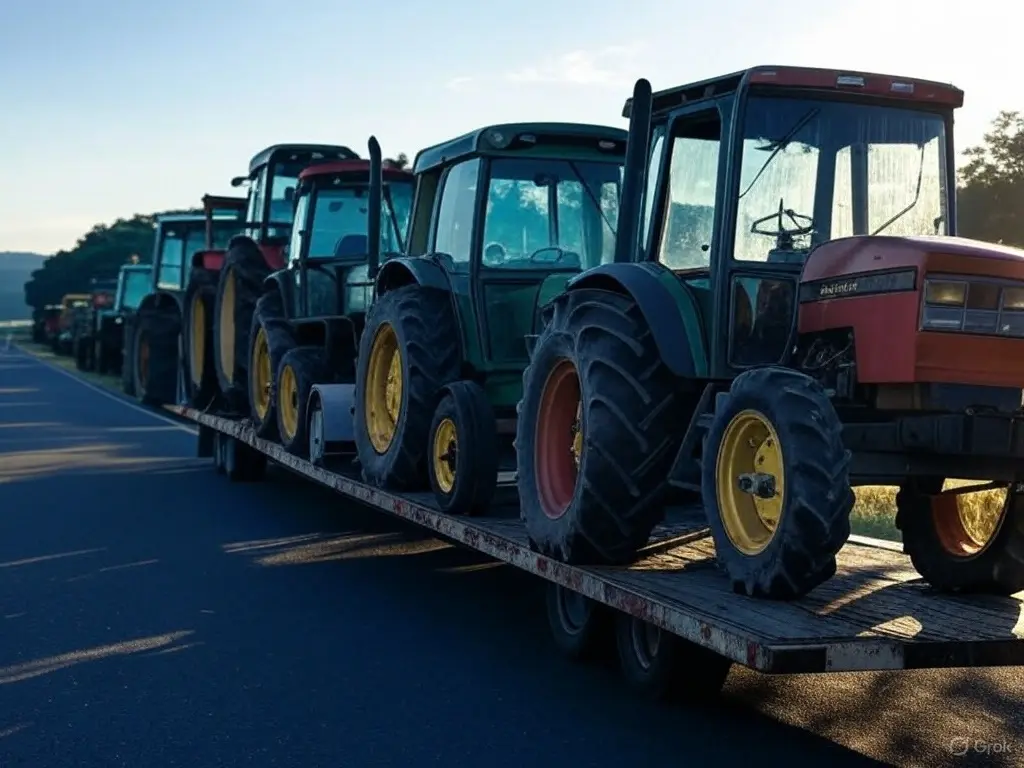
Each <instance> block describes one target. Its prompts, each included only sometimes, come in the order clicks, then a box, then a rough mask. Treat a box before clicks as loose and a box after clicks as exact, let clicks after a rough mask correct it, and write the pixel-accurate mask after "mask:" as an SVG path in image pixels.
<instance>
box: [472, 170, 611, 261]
mask: <svg viewBox="0 0 1024 768" xmlns="http://www.w3.org/2000/svg"><path fill="white" fill-rule="evenodd" d="M621 186H622V165H621V163H609V162H600V161H593V160H561V159H548V158H499V159H496V160H493V161H491V164H490V180H489V182H488V188H487V212H486V215H485V219H484V232H483V244H482V247H483V258H482V264H483V266H484V267H489V268H495V269H525V270H538V269H540V270H545V269H557V270H564V269H570V268H577V269H579V268H583V269H587V268H589V267H595V266H597V265H599V264H604V263H607V262H610V261H612V259H613V257H614V252H615V230H616V223H617V220H618V215H619V194H620V191H621Z"/></svg>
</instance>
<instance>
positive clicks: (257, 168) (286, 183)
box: [231, 144, 359, 269]
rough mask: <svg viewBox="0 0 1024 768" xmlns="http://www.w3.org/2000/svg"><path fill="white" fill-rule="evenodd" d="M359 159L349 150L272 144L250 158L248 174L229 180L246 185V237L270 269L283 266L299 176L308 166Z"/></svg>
mask: <svg viewBox="0 0 1024 768" xmlns="http://www.w3.org/2000/svg"><path fill="white" fill-rule="evenodd" d="M358 159H359V156H358V155H357V154H356V153H355V152H353V151H352V150H350V149H349V148H348V147H340V146H333V145H321V144H275V145H273V146H270V147H267V148H266V149H264V150H262V151H260V152H258V153H256V155H254V156H253V158H252V160H250V161H249V172H248V174H246V175H245V176H238V177H236V178H234V179H232V180H231V186H233V187H241V186H243V185H248V188H249V189H248V194H247V196H246V208H245V222H246V228H245V234H246V235H248V236H249V237H250V238H252V239H253V240H254V241H255V242H256V244H257V245H258V246H259V248H260V250H261V251H262V252H263V257H264V259H266V262H267V265H268V266H269V267H271V268H272V269H280V268H281V267H282V266H283V265H284V263H285V248H286V247H287V245H288V241H289V240H290V239H291V231H292V222H293V221H294V214H295V193H296V190H297V188H298V186H299V174H301V173H302V171H303V170H304V169H305V168H308V167H309V166H311V165H317V164H319V163H331V162H338V161H345V160H358Z"/></svg>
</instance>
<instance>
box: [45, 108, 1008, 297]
mask: <svg viewBox="0 0 1024 768" xmlns="http://www.w3.org/2000/svg"><path fill="white" fill-rule="evenodd" d="M964 156H965V157H966V159H967V163H966V165H964V167H963V168H962V169H961V170H960V172H959V175H958V183H957V208H958V211H957V224H958V228H959V233H960V235H961V236H963V237H969V238H974V239H976V240H981V241H984V242H991V243H1003V244H1005V245H1010V246H1016V247H1019V248H1024V114H1022V113H1020V112H1011V111H1004V112H1001V113H1000V114H999V115H998V116H997V117H996V119H995V120H993V121H992V123H991V125H990V128H989V131H988V132H987V133H986V134H985V136H984V138H983V140H982V142H981V143H980V144H978V145H977V146H974V147H970V148H969V149H967V150H966V151H965V152H964ZM384 162H385V163H386V164H388V165H391V166H393V167H397V168H406V167H408V165H409V158H408V156H407V155H406V154H405V153H404V152H403V153H401V154H399V155H397V156H396V157H394V158H389V159H387V160H385V161H384ZM155 216H156V214H145V215H143V214H136V215H135V216H132V217H131V218H130V219H118V220H117V221H115V222H114V223H113V224H97V225H96V226H94V227H93V228H92V229H91V230H89V231H88V232H87V233H86V234H85V235H83V236H82V237H81V239H79V241H78V242H77V243H76V244H75V246H74V247H73V248H71V249H70V250H66V251H64V250H62V251H58V252H57V253H56V254H54V255H53V256H52V257H51V258H48V259H46V261H44V262H43V267H42V268H41V269H37V270H36V271H35V272H33V273H32V277H31V279H30V280H29V281H28V282H27V283H26V284H25V302H26V303H27V304H28V305H29V306H31V307H34V308H37V309H38V308H40V307H42V306H44V305H46V304H53V303H57V302H59V301H60V299H61V297H62V296H63V295H64V294H65V293H72V292H76V291H81V290H84V289H87V286H88V285H89V281H90V279H92V278H109V277H114V276H116V275H117V272H118V270H119V269H120V267H121V265H122V264H125V263H129V262H130V261H131V260H132V257H133V256H138V257H139V260H140V261H141V262H143V263H145V262H147V261H149V260H150V258H151V254H152V250H153V235H154V231H155V226H154V219H155Z"/></svg>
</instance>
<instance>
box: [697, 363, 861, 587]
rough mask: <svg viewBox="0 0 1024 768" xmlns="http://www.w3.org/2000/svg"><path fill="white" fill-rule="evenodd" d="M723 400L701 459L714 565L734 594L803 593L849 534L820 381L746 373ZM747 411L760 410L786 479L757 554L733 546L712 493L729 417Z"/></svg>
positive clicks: (832, 427)
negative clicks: (780, 504)
mask: <svg viewBox="0 0 1024 768" xmlns="http://www.w3.org/2000/svg"><path fill="white" fill-rule="evenodd" d="M720 398H722V399H721V400H720V401H719V402H720V403H724V404H723V405H721V407H716V413H715V417H714V420H713V422H712V425H711V428H710V429H709V430H708V433H707V435H706V436H705V438H704V451H703V458H702V465H703V466H702V490H703V497H704V508H705V511H706V512H707V516H708V523H709V525H710V527H711V534H712V537H713V539H714V543H715V552H716V555H717V559H718V564H719V565H720V566H721V567H722V568H723V569H724V570H725V572H726V573H727V574H728V575H729V578H730V580H731V581H732V586H733V590H734V591H736V592H738V593H739V594H744V595H748V596H751V597H761V598H769V599H778V600H791V599H795V598H797V597H801V596H803V595H805V594H807V593H808V592H810V591H811V590H812V589H814V588H815V587H817V586H818V585H820V584H822V583H823V582H825V581H827V580H828V579H830V578H832V576H834V575H835V572H836V553H838V552H839V550H840V549H841V548H842V547H843V545H844V544H846V542H847V540H848V539H849V538H850V513H851V512H852V510H853V505H854V495H853V489H852V488H851V487H850V477H849V469H850V458H851V454H850V452H849V451H848V450H846V448H845V447H844V445H843V436H842V424H841V423H840V421H839V417H838V416H837V415H836V413H835V409H834V408H833V406H832V403H831V401H830V400H829V399H828V395H827V394H826V393H825V390H824V389H823V388H822V387H821V385H820V384H819V383H818V382H817V381H815V380H814V379H812V378H810V377H809V376H806V375H804V374H802V373H800V372H798V371H795V370H792V369H790V368H782V367H777V366H766V367H764V368H755V369H753V370H749V371H747V372H745V373H742V374H740V375H739V376H738V377H736V379H735V380H734V381H733V383H732V386H731V388H730V390H729V392H728V394H726V395H721V396H720ZM746 409H754V410H757V411H759V412H761V413H762V414H763V415H764V416H766V417H767V418H768V420H769V421H770V422H771V424H772V426H773V427H774V428H775V430H776V432H778V435H779V441H780V443H781V447H782V455H783V463H784V477H785V491H784V493H785V498H784V505H785V506H784V508H783V511H782V515H781V517H780V520H779V523H778V527H777V529H776V531H775V535H774V536H773V538H772V540H771V542H770V543H769V544H768V546H767V547H766V548H765V549H764V550H763V551H761V552H760V553H758V554H757V555H754V556H749V555H745V554H743V553H742V552H740V551H739V550H738V549H736V548H735V547H734V546H733V545H732V543H731V540H730V538H729V535H728V533H727V532H726V529H725V526H724V524H723V523H722V519H721V515H720V512H719V506H718V498H717V490H716V464H717V460H716V459H717V455H718V449H719V447H720V444H721V440H722V437H723V435H724V434H725V430H726V427H727V426H728V425H729V423H730V421H731V420H732V418H733V417H734V416H735V415H736V414H737V413H739V412H740V411H743V410H746Z"/></svg>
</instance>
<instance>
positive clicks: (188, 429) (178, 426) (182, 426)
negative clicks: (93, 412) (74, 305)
mask: <svg viewBox="0 0 1024 768" xmlns="http://www.w3.org/2000/svg"><path fill="white" fill-rule="evenodd" d="M18 351H19V352H21V354H22V355H23V356H25V357H26V358H28V359H29V360H32V361H33V362H36V363H39V364H40V365H41V366H43V367H45V368H49V369H50V370H51V371H56V372H57V373H59V374H61V375H62V376H67V377H68V378H69V379H71V380H72V381H77V382H78V383H79V384H81V385H82V386H84V387H88V388H89V389H91V390H92V391H94V392H98V393H99V394H101V395H103V396H104V397H106V398H108V399H110V400H113V401H114V402H115V403H120V404H121V405H123V406H125V407H126V408H131V409H132V410H134V411H138V412H139V413H142V414H145V415H146V416H149V417H150V418H152V419H156V420H157V421H162V422H164V423H165V424H170V425H171V426H172V427H175V428H176V429H180V430H181V431H182V432H188V433H189V434H190V435H196V434H199V430H197V429H196V428H195V427H189V426H186V425H185V424H182V423H180V422H177V421H175V420H174V419H171V418H168V417H167V416H164V415H162V414H159V413H156V412H155V411H151V410H149V409H148V408H144V407H143V406H141V405H138V404H136V403H133V402H131V401H130V400H125V399H124V398H121V397H118V396H117V395H115V394H114V393H112V392H108V391H107V390H105V389H104V388H103V387H101V386H99V385H98V384H93V383H92V382H91V381H86V380H85V379H83V378H81V377H79V376H75V374H73V373H71V372H69V371H65V370H64V369H63V368H61V367H60V366H57V365H54V364H53V363H50V362H48V361H46V360H43V359H41V358H38V357H36V356H35V355H33V354H30V353H29V352H26V351H25V350H23V349H19V350H18Z"/></svg>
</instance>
